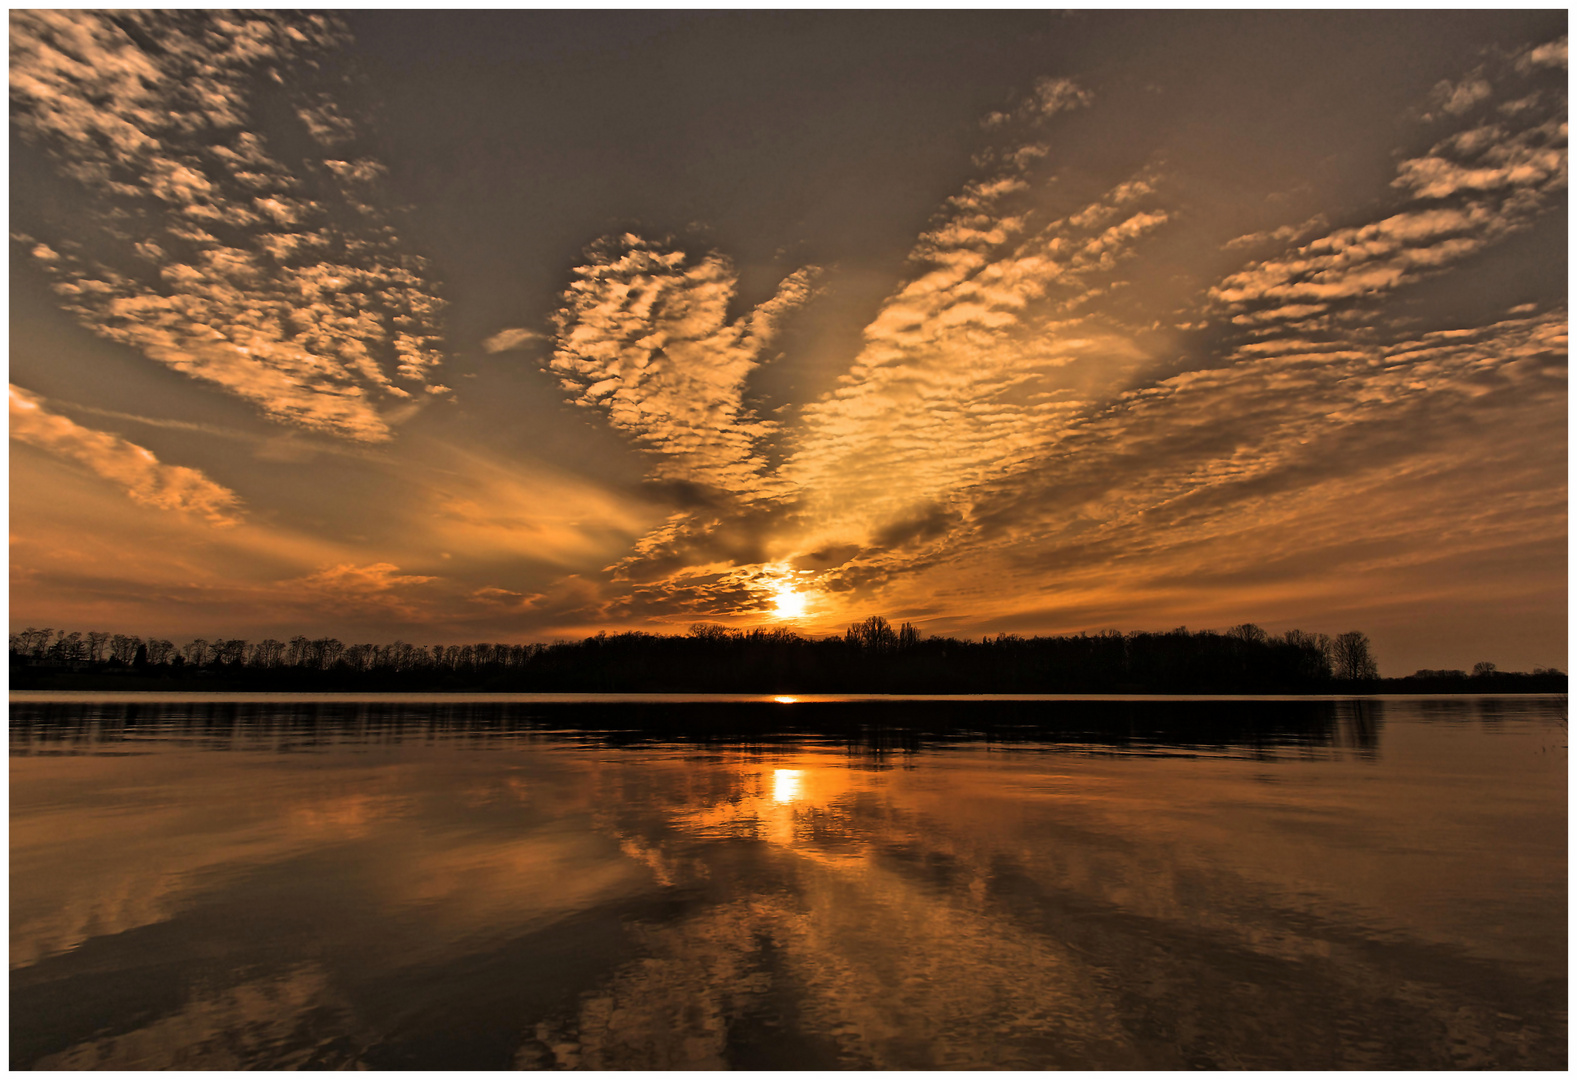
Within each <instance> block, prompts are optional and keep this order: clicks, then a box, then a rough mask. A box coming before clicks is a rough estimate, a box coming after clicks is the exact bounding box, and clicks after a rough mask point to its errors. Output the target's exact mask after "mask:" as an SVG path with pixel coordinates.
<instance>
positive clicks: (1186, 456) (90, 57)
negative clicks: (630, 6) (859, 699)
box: [10, 11, 1567, 675]
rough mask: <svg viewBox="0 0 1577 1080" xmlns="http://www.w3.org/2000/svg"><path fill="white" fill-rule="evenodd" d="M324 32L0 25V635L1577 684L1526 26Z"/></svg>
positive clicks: (311, 24)
mask: <svg viewBox="0 0 1577 1080" xmlns="http://www.w3.org/2000/svg"><path fill="white" fill-rule="evenodd" d="M346 19H347V20H348V21H345V22H341V21H337V20H335V19H329V18H327V17H320V16H311V17H306V18H303V19H294V18H293V17H287V16H283V15H272V14H268V15H248V16H221V15H215V14H212V13H203V12H186V13H181V14H179V15H174V16H169V15H166V16H157V15H150V14H139V13H135V12H129V13H112V14H108V15H105V14H88V13H74V12H38V13H20V12H14V13H13V14H12V16H11V32H12V65H11V81H12V118H13V131H14V132H15V133H16V134H17V135H19V136H20V142H17V143H15V145H16V147H17V149H16V152H15V153H14V155H13V158H12V173H11V181H12V231H13V245H12V278H11V280H12V289H11V313H12V314H11V346H12V347H11V362H10V378H11V383H12V393H11V410H12V411H11V436H12V438H11V444H10V445H11V459H10V461H11V469H10V478H11V502H10V508H11V515H10V528H11V593H10V596H11V623H12V626H13V628H14V629H19V628H21V627H23V626H28V625H35V626H45V625H47V626H55V627H62V626H64V627H69V628H73V629H81V630H89V629H104V630H108V631H111V632H118V633H135V634H143V635H149V634H153V635H160V636H167V637H172V638H178V639H181V640H185V639H188V638H190V637H194V636H205V637H214V636H227V637H230V636H240V637H252V638H257V637H262V636H266V635H275V636H280V635H291V634H295V633H308V634H314V635H317V634H331V635H335V636H338V637H341V638H342V639H344V640H347V641H351V640H356V641H387V640H392V639H394V638H396V637H401V638H404V639H406V640H413V641H417V642H420V643H424V644H431V643H437V642H455V641H462V640H504V641H522V640H545V639H551V638H553V637H555V636H578V635H581V634H584V633H591V632H595V631H597V630H599V629H647V630H658V631H678V630H682V629H684V628H685V627H687V626H688V625H689V624H690V623H692V622H695V621H698V620H703V619H704V620H710V621H720V622H725V623H729V624H731V625H740V626H752V625H758V624H763V623H767V624H774V625H781V624H782V623H784V622H787V623H789V624H790V625H793V626H795V627H798V628H800V629H802V630H803V631H805V632H810V633H823V632H831V631H836V630H839V629H841V628H842V627H843V626H845V625H847V624H848V623H849V622H851V621H853V620H855V619H857V618H861V617H863V616H865V615H868V614H872V613H881V614H885V615H886V616H887V617H888V618H890V619H892V620H894V621H895V622H896V621H899V620H910V621H913V622H914V623H916V625H918V626H920V627H921V628H922V630H924V631H925V632H929V633H955V634H981V633H996V632H1002V631H1008V632H1017V633H1025V634H1029V633H1037V632H1039V633H1069V632H1074V633H1076V632H1080V631H1085V630H1088V631H1098V630H1101V629H1105V628H1117V629H1125V630H1127V629H1169V628H1171V627H1174V626H1177V625H1184V624H1186V625H1188V626H1190V627H1191V628H1195V629H1202V628H1209V627H1224V626H1228V625H1232V624H1236V623H1240V622H1244V621H1254V622H1258V623H1260V624H1262V625H1264V626H1265V627H1267V629H1271V630H1282V629H1287V628H1290V627H1294V626H1296V627H1301V628H1303V629H1307V630H1312V631H1323V632H1327V633H1339V632H1342V631H1345V630H1348V629H1352V628H1359V629H1363V630H1365V631H1367V632H1368V633H1369V634H1370V636H1371V637H1372V638H1373V639H1374V642H1375V647H1376V651H1377V654H1378V656H1379V659H1380V664H1381V669H1382V672H1383V673H1384V674H1388V675H1399V674H1407V673H1409V672H1411V671H1412V670H1413V669H1415V668H1417V667H1422V666H1428V667H1469V666H1471V665H1472V664H1473V663H1475V662H1476V661H1479V660H1491V661H1494V662H1497V663H1498V664H1499V665H1500V666H1501V667H1502V668H1508V669H1518V668H1529V667H1532V666H1536V665H1539V666H1543V665H1554V666H1560V667H1563V668H1564V667H1565V666H1566V593H1567V582H1566V487H1565V475H1566V472H1565V469H1566V381H1565V380H1566V367H1565V365H1566V320H1567V309H1566V281H1565V275H1566V242H1565V236H1566V168H1567V166H1566V89H1565V87H1566V55H1567V53H1566V48H1567V47H1566V38H1565V21H1566V18H1565V14H1564V12H1559V11H1550V12H1523V13H1514V14H1508V15H1498V14H1493V13H1482V12H1480V13H1473V12H1453V13H1423V12H1412V13H1407V12H1404V13H1391V14H1387V15H1373V16H1370V15H1359V14H1352V13H1302V14H1287V15H1267V14H1236V13H1228V14H1221V13H1150V14H1120V13H1095V14H1088V15H1076V16H1071V17H1067V18H1063V17H1060V16H1049V15H1042V14H1039V13H1031V14H1022V15H1021V14H1005V13H998V14H995V15H991V16H978V17H970V16H965V15H961V14H952V13H932V14H916V13H909V14H903V15H899V14H885V15H884V14H872V13H867V14H863V15H830V14H822V13H799V14H777V15H761V16H749V15H739V14H734V15H729V14H720V15H703V14H692V15H659V14H644V13H643V14H635V13H604V14H581V15H574V14H569V13H558V14H553V15H544V14H537V13H529V12H489V13H472V14H469V15H444V14H439V13H432V12H428V13H387V12H385V13H375V12H366V13H356V14H353V15H350V16H346ZM789 593H793V594H797V595H798V597H800V598H801V599H797V600H792V601H785V600H783V598H784V597H785V596H786V595H787V594H789ZM801 612H802V613H801Z"/></svg>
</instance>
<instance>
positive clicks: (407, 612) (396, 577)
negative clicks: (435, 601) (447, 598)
mask: <svg viewBox="0 0 1577 1080" xmlns="http://www.w3.org/2000/svg"><path fill="white" fill-rule="evenodd" d="M436 580H438V579H437V578H435V577H432V576H428V575H423V574H403V573H401V572H400V568H399V567H398V566H396V565H395V564H394V563H388V562H376V563H368V564H366V565H357V564H355V563H336V564H334V565H332V566H325V567H322V568H320V569H318V570H316V571H315V572H313V573H311V574H308V575H306V576H305V577H302V578H298V579H296V580H294V581H290V582H285V583H283V584H284V585H286V586H288V587H289V588H290V589H291V591H292V592H293V593H294V594H296V595H297V596H298V597H299V602H304V603H306V604H308V605H309V606H327V605H330V604H332V605H337V606H340V607H343V608H347V609H349V610H351V611H353V612H358V613H363V614H366V613H374V614H382V615H392V616H395V617H398V618H406V619H409V618H414V617H416V616H417V615H418V614H419V613H420V601H419V598H418V597H417V596H415V595H413V592H412V590H414V589H416V588H418V587H419V586H422V585H427V584H430V583H432V582H434V581H436Z"/></svg>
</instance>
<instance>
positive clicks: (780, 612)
mask: <svg viewBox="0 0 1577 1080" xmlns="http://www.w3.org/2000/svg"><path fill="white" fill-rule="evenodd" d="M774 599H775V600H776V601H777V605H778V606H777V611H776V612H775V614H776V615H777V617H778V618H780V619H797V618H799V617H800V616H801V615H803V614H805V595H804V594H803V593H797V592H795V591H794V589H793V587H792V586H789V585H782V586H779V588H778V591H777V594H776V595H775V596H774Z"/></svg>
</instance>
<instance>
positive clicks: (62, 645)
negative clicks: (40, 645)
mask: <svg viewBox="0 0 1577 1080" xmlns="http://www.w3.org/2000/svg"><path fill="white" fill-rule="evenodd" d="M49 657H50V659H51V660H86V659H87V657H88V646H87V643H86V642H85V641H83V640H82V633H81V631H78V630H73V631H71V633H69V634H68V633H66V632H65V631H64V630H62V631H60V632H59V636H57V637H56V638H55V640H54V642H53V643H52V644H51V645H50V646H49Z"/></svg>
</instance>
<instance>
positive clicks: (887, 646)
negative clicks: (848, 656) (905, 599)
mask: <svg viewBox="0 0 1577 1080" xmlns="http://www.w3.org/2000/svg"><path fill="white" fill-rule="evenodd" d="M843 639H844V640H845V641H847V642H848V643H849V644H850V645H853V646H855V647H856V648H858V649H860V650H862V651H865V652H877V653H885V652H892V651H893V650H894V649H896V648H897V647H898V635H897V634H896V633H894V632H893V628H892V624H891V623H889V622H888V621H887V620H886V619H884V618H882V617H881V616H880V615H872V616H871V617H870V618H868V619H866V620H865V621H863V622H857V623H855V624H854V625H853V626H851V627H849V629H848V631H847V632H846V633H845V634H844V635H843Z"/></svg>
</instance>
